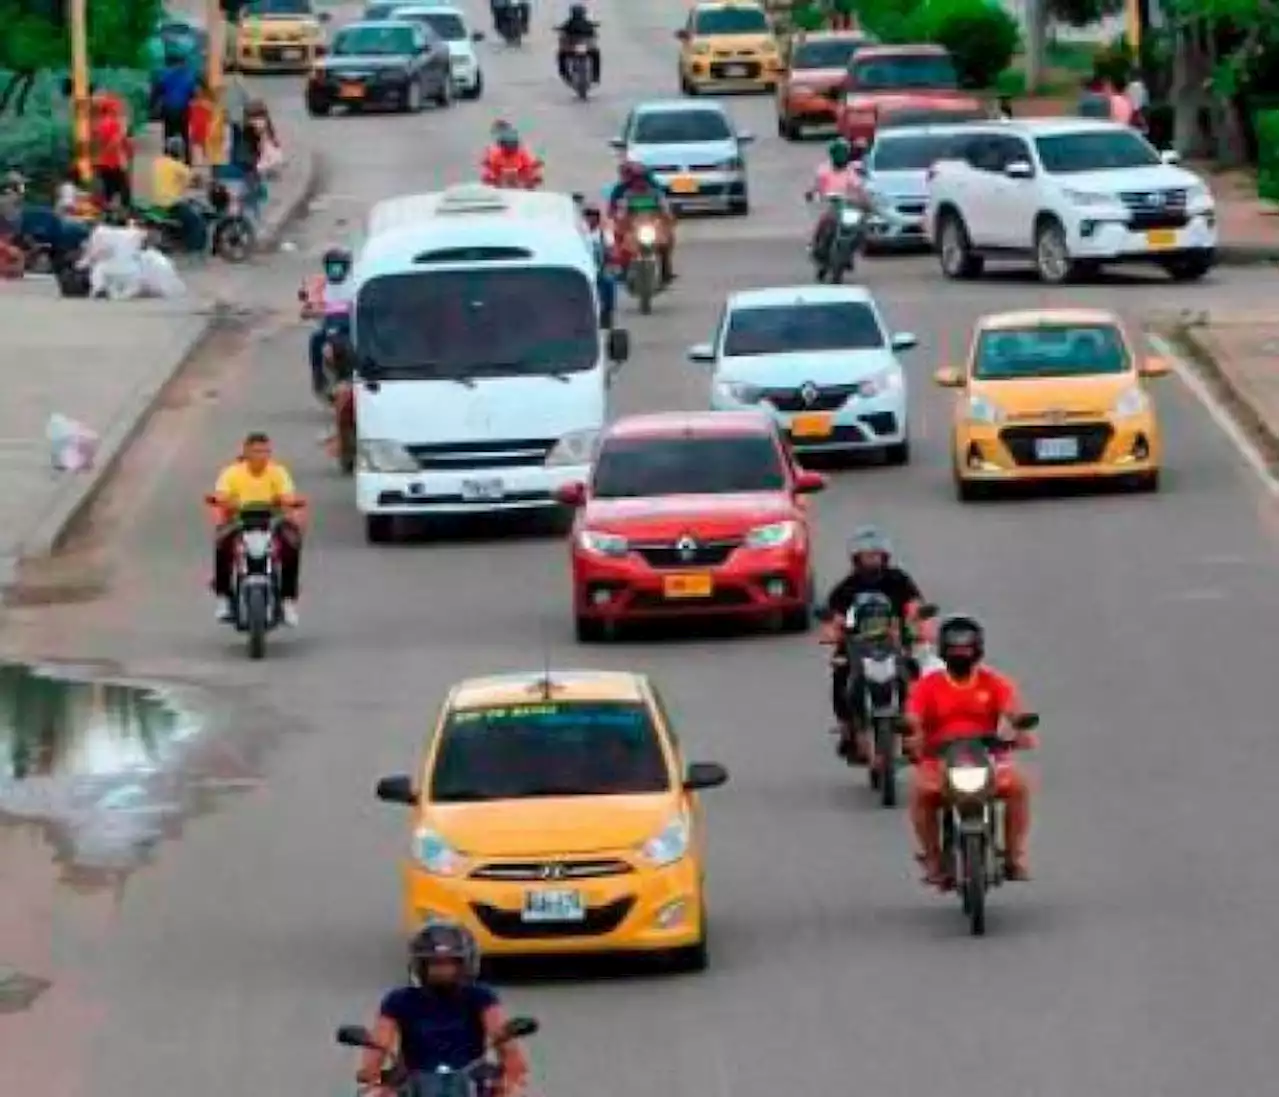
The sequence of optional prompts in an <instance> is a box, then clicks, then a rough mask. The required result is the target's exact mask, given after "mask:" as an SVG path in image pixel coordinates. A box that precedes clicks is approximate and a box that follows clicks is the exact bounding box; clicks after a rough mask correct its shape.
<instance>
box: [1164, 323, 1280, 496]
mask: <svg viewBox="0 0 1280 1097" xmlns="http://www.w3.org/2000/svg"><path fill="white" fill-rule="evenodd" d="M1147 342H1148V343H1150V344H1151V346H1152V347H1153V348H1154V349H1155V352H1156V353H1157V354H1158V355H1160V357H1162V358H1164V359H1165V360H1167V361H1168V362H1169V364H1170V365H1171V366H1172V367H1173V372H1174V373H1175V374H1177V376H1178V379H1179V380H1180V381H1181V382H1182V383H1183V384H1184V385H1186V386H1187V388H1188V389H1189V390H1190V391H1191V394H1192V395H1193V396H1194V397H1195V398H1196V399H1197V400H1199V401H1200V403H1201V405H1202V406H1203V407H1204V409H1205V411H1207V412H1208V413H1209V418H1210V419H1212V420H1213V421H1214V422H1215V423H1217V424H1218V427H1219V428H1220V429H1221V430H1222V433H1223V434H1225V435H1226V436H1227V438H1228V439H1229V440H1230V442H1231V444H1232V445H1233V446H1235V448H1236V450H1237V451H1238V452H1239V454H1240V456H1242V457H1243V458H1244V460H1245V463H1246V464H1247V465H1248V466H1249V468H1251V469H1252V470H1253V471H1254V472H1255V473H1256V474H1257V477H1258V479H1259V480H1261V481H1262V483H1263V485H1264V486H1265V487H1266V489H1267V490H1268V491H1269V492H1270V493H1271V494H1272V495H1280V483H1277V482H1276V479H1275V477H1274V476H1272V475H1271V470H1270V469H1269V468H1268V467H1267V462H1266V461H1265V460H1264V459H1263V457H1262V455H1261V454H1260V453H1259V452H1258V451H1257V449H1256V448H1254V445H1253V442H1252V441H1250V439H1249V435H1248V433H1247V432H1246V431H1245V430H1244V428H1242V427H1241V426H1240V424H1239V423H1237V422H1236V420H1235V417H1234V416H1233V415H1232V414H1231V412H1230V411H1228V410H1227V408H1225V407H1224V406H1223V404H1222V402H1221V401H1220V400H1219V399H1218V398H1217V397H1216V396H1214V394H1213V392H1212V391H1211V390H1210V388H1209V386H1208V385H1207V384H1205V382H1204V379H1203V378H1202V377H1201V376H1200V374H1199V372H1198V371H1197V370H1196V368H1195V367H1194V366H1192V365H1191V364H1190V363H1189V362H1187V361H1186V360H1185V359H1184V358H1183V357H1182V355H1181V354H1179V353H1178V352H1177V351H1176V350H1175V349H1174V348H1173V346H1172V345H1171V344H1170V342H1169V341H1168V340H1167V339H1165V338H1164V337H1163V336H1159V335H1154V334H1151V333H1148V334H1147Z"/></svg>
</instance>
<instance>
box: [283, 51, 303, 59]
mask: <svg viewBox="0 0 1280 1097" xmlns="http://www.w3.org/2000/svg"><path fill="white" fill-rule="evenodd" d="M304 56H305V55H304V53H303V51H302V50H300V49H288V50H281V51H280V57H281V58H282V59H283V60H285V61H301V60H302V58H303V57H304Z"/></svg>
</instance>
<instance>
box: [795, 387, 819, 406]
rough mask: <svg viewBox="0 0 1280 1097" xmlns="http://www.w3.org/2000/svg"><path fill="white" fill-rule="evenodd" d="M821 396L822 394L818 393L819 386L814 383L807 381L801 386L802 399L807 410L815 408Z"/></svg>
mask: <svg viewBox="0 0 1280 1097" xmlns="http://www.w3.org/2000/svg"><path fill="white" fill-rule="evenodd" d="M819 395H821V394H820V393H819V392H818V386H817V385H815V384H814V383H813V382H812V381H806V382H805V383H804V384H803V385H801V386H800V399H801V400H803V401H804V406H805V407H807V408H811V407H813V405H814V404H816V403H817V402H818V397H819Z"/></svg>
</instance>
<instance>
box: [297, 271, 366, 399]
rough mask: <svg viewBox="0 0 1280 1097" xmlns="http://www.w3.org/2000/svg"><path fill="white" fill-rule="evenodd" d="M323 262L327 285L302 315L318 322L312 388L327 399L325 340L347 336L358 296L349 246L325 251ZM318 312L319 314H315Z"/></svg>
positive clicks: (313, 344)
mask: <svg viewBox="0 0 1280 1097" xmlns="http://www.w3.org/2000/svg"><path fill="white" fill-rule="evenodd" d="M321 262H322V264H323V266H324V284H323V286H322V287H321V290H320V293H319V295H318V296H319V300H318V301H307V302H305V303H304V308H303V315H304V317H306V318H307V319H315V320H318V321H319V324H318V325H317V327H316V329H315V330H314V331H313V332H312V333H311V339H310V342H309V343H308V346H307V353H308V357H309V359H310V362H311V389H312V391H313V392H314V393H315V394H316V395H317V396H318V397H320V398H321V399H324V398H325V396H326V394H327V393H328V390H329V383H328V380H327V378H326V377H325V369H324V348H325V343H326V342H327V341H328V339H329V337H330V336H331V335H334V334H339V335H344V336H345V335H349V334H350V332H351V305H352V303H353V299H354V297H355V283H354V282H353V281H352V279H351V269H352V267H353V266H354V265H355V260H354V259H353V258H352V256H351V252H350V251H348V250H347V249H346V248H339V247H333V248H329V249H328V250H327V251H326V252H325V253H324V258H323V259H322V260H321ZM316 312H319V315H318V316H317V315H315V313H316Z"/></svg>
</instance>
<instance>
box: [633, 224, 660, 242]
mask: <svg viewBox="0 0 1280 1097" xmlns="http://www.w3.org/2000/svg"><path fill="white" fill-rule="evenodd" d="M636 240H637V241H638V242H639V244H640V246H641V247H643V248H651V247H653V245H654V244H656V243H657V242H658V230H657V229H655V228H654V227H653V226H652V225H641V226H640V227H639V228H638V229H636Z"/></svg>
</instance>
